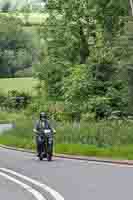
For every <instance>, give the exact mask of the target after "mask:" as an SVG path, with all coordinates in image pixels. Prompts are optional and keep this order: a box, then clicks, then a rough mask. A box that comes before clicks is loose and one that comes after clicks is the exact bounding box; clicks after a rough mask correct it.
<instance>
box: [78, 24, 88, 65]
mask: <svg viewBox="0 0 133 200" xmlns="http://www.w3.org/2000/svg"><path fill="white" fill-rule="evenodd" d="M80 40H81V42H80V64H85V63H86V59H87V57H88V56H89V49H88V43H87V40H86V37H85V35H84V31H83V27H82V25H81V24H80Z"/></svg>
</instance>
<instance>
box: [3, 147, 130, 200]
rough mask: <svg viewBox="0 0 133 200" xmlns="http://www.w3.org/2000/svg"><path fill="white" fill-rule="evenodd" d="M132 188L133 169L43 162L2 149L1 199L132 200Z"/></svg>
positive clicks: (77, 163)
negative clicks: (24, 185)
mask: <svg viewBox="0 0 133 200" xmlns="http://www.w3.org/2000/svg"><path fill="white" fill-rule="evenodd" d="M10 170H11V171H10ZM16 172H17V174H15V173H16ZM22 175H24V177H23V176H22ZM6 176H7V177H6ZM8 176H9V177H8ZM10 178H13V180H10ZM14 180H17V181H20V183H19V184H18V183H16V182H14ZM21 184H26V187H25V188H24V187H23V185H21ZM47 186H48V187H47ZM132 186H133V167H128V166H120V165H111V164H102V163H99V164H98V163H95V162H87V161H76V160H68V159H58V158H54V160H53V161H52V162H47V161H45V160H44V161H42V162H40V161H39V160H38V159H37V158H36V156H35V155H34V154H30V153H23V152H16V151H13V150H7V149H3V148H0V195H1V197H2V198H1V199H6V200H8V199H9V200H18V199H19V200H24V199H25V200H32V199H33V200H34V199H35V200H36V199H37V200H64V199H65V200H84V199H85V200H89V199H90V200H125V199H128V200H130V199H131V200H132V199H133V190H132ZM32 189H33V193H31V191H32ZM36 192H37V195H36V196H35V194H36ZM39 195H40V196H39ZM38 197H40V198H38ZM41 197H42V199H41Z"/></svg>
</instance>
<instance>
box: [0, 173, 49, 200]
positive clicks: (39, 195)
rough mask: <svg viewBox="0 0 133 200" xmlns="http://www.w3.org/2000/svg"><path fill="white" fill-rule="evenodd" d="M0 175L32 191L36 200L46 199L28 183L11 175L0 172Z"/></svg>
mask: <svg viewBox="0 0 133 200" xmlns="http://www.w3.org/2000/svg"><path fill="white" fill-rule="evenodd" d="M0 176H3V177H4V178H6V179H8V180H10V181H12V182H14V183H16V184H18V185H20V186H21V187H22V188H24V189H25V190H27V191H28V192H30V193H32V195H33V196H34V197H35V198H36V199H37V200H46V199H45V198H44V197H43V196H42V194H41V193H40V192H38V191H37V190H35V189H33V188H32V187H30V186H29V185H26V184H25V183H23V182H21V181H19V180H17V179H15V178H13V177H11V176H8V175H7V174H5V173H3V172H0Z"/></svg>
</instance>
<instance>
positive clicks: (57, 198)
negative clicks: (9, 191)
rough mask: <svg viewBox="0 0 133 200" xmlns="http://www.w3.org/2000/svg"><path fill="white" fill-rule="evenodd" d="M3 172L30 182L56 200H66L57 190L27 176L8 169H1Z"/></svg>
mask: <svg viewBox="0 0 133 200" xmlns="http://www.w3.org/2000/svg"><path fill="white" fill-rule="evenodd" d="M0 170H1V171H4V172H7V173H10V174H12V175H15V176H17V177H20V178H22V179H23V180H26V181H29V182H30V183H32V184H34V185H37V186H38V187H40V188H42V189H43V190H44V191H45V192H48V193H49V194H50V195H52V196H53V197H54V199H55V200H64V197H63V196H61V195H60V194H59V193H58V192H56V191H55V190H53V189H52V188H50V187H48V186H47V185H45V184H43V183H40V182H39V181H36V180H34V179H31V178H29V177H27V176H24V175H22V174H20V173H17V172H15V171H12V170H10V169H6V168H0Z"/></svg>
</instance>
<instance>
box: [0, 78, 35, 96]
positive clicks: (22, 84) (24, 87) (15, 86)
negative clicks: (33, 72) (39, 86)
mask: <svg viewBox="0 0 133 200" xmlns="http://www.w3.org/2000/svg"><path fill="white" fill-rule="evenodd" d="M35 85H36V80H35V79H33V78H4V79H3V78H1V79H0V91H3V92H5V93H7V92H8V91H9V90H18V91H25V92H29V93H31V92H33V91H34V87H35Z"/></svg>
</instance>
